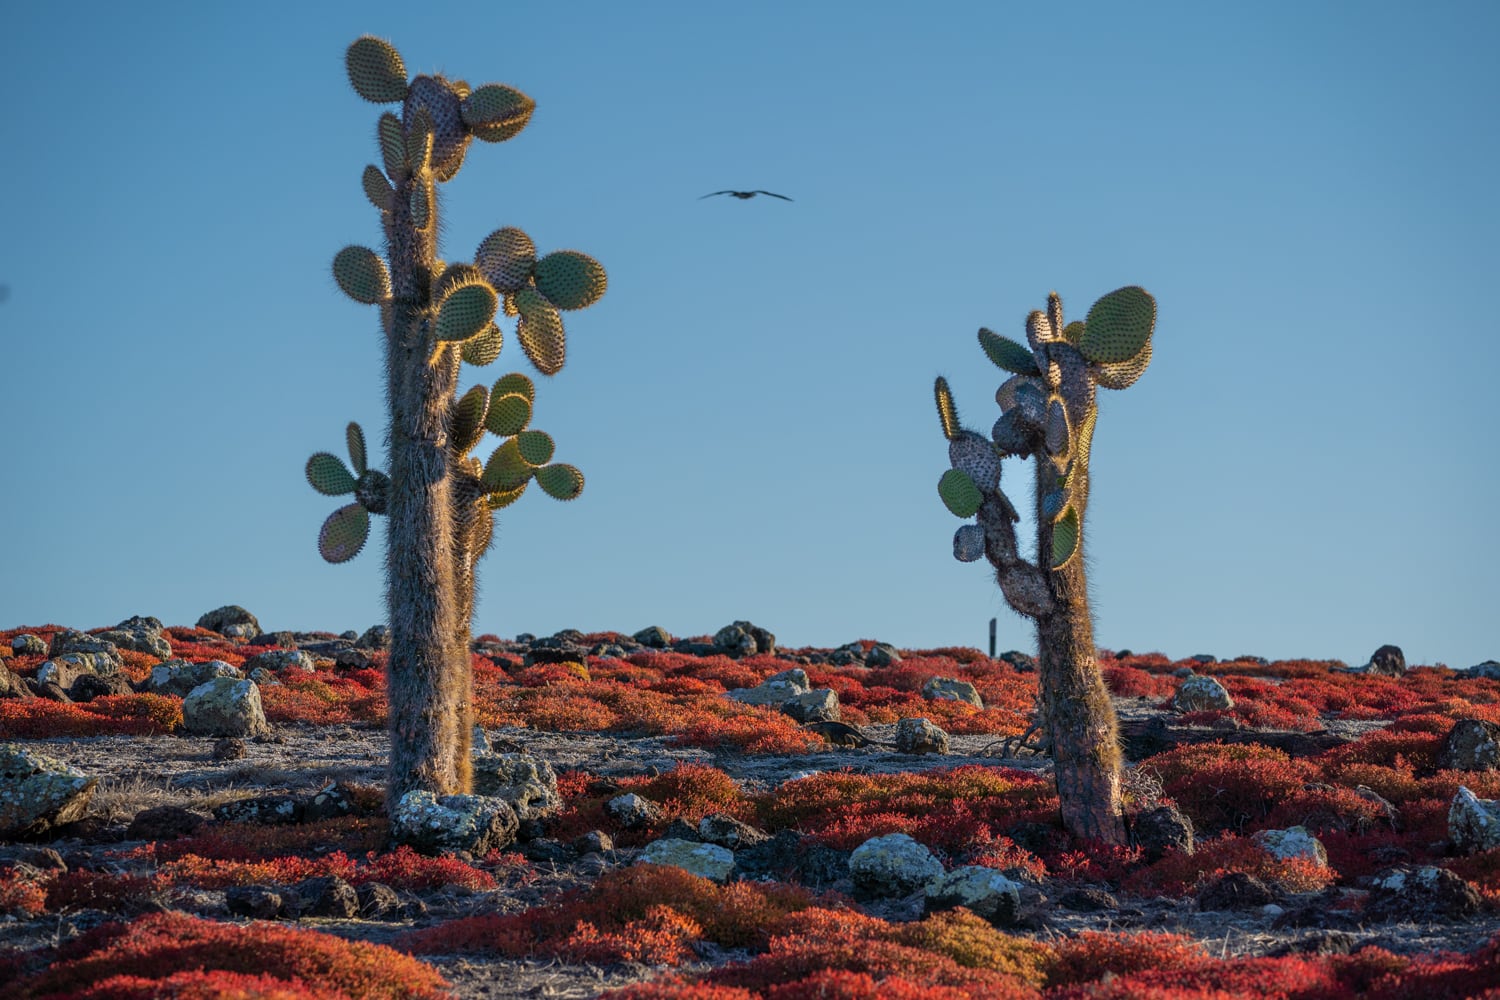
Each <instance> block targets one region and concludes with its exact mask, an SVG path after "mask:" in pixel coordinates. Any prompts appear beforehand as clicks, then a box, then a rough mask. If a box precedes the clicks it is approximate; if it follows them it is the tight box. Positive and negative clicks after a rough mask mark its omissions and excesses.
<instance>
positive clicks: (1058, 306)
mask: <svg viewBox="0 0 1500 1000" xmlns="http://www.w3.org/2000/svg"><path fill="white" fill-rule="evenodd" d="M1047 325H1048V326H1050V327H1052V336H1053V337H1054V338H1058V337H1061V338H1062V339H1064V340H1066V339H1067V337H1068V330H1067V327H1066V326H1064V325H1063V307H1062V296H1060V295H1058V294H1057V293H1056V292H1048V293H1047Z"/></svg>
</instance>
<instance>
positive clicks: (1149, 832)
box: [1130, 806, 1193, 862]
mask: <svg viewBox="0 0 1500 1000" xmlns="http://www.w3.org/2000/svg"><path fill="white" fill-rule="evenodd" d="M1130 835H1131V839H1133V840H1134V841H1135V843H1136V846H1138V847H1139V848H1140V849H1141V853H1142V854H1143V855H1145V858H1146V860H1147V861H1148V862H1152V861H1160V860H1161V859H1162V858H1163V857H1165V856H1166V853H1167V851H1169V850H1176V851H1178V852H1180V853H1182V854H1192V853H1193V821H1192V820H1191V819H1189V818H1188V817H1187V816H1186V815H1185V814H1184V813H1183V812H1182V811H1181V810H1179V809H1178V808H1177V807H1176V806H1158V807H1156V808H1155V809H1151V810H1148V811H1146V812H1143V813H1141V814H1140V815H1139V816H1137V817H1136V819H1135V824H1134V825H1133V826H1132V827H1131V830H1130Z"/></svg>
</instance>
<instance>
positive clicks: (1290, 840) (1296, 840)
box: [1250, 826, 1328, 868]
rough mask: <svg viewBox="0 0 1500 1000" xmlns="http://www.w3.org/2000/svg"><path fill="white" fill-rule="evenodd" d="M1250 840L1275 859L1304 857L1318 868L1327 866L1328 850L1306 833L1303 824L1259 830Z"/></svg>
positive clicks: (1286, 859)
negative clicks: (1279, 828)
mask: <svg viewBox="0 0 1500 1000" xmlns="http://www.w3.org/2000/svg"><path fill="white" fill-rule="evenodd" d="M1250 840H1251V842H1253V843H1254V844H1255V845H1256V846H1258V847H1259V848H1260V849H1261V850H1263V851H1265V852H1266V853H1267V854H1269V855H1271V857H1273V858H1276V859H1277V860H1280V861H1290V860H1292V859H1293V858H1305V859H1307V860H1308V861H1311V862H1313V863H1314V864H1316V865H1317V866H1318V867H1319V868H1327V867H1328V852H1327V851H1326V850H1324V849H1323V842H1322V841H1320V840H1319V839H1318V838H1317V837H1314V836H1313V835H1312V834H1310V833H1308V832H1307V827H1305V826H1291V827H1287V828H1286V829H1285V830H1259V831H1257V832H1256V833H1255V834H1254V835H1252V836H1251V838H1250Z"/></svg>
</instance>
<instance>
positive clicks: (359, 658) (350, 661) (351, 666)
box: [333, 648, 375, 670]
mask: <svg viewBox="0 0 1500 1000" xmlns="http://www.w3.org/2000/svg"><path fill="white" fill-rule="evenodd" d="M333 665H334V666H335V667H339V668H341V669H344V670H364V669H365V668H366V667H373V666H374V665H375V661H374V660H372V659H370V657H369V656H367V655H366V654H365V651H364V650H362V649H358V648H355V649H342V650H339V652H338V653H336V654H335V655H334V657H333Z"/></svg>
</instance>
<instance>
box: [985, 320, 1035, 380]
mask: <svg viewBox="0 0 1500 1000" xmlns="http://www.w3.org/2000/svg"><path fill="white" fill-rule="evenodd" d="M979 346H980V347H982V348H984V353H985V354H986V355H987V356H988V357H989V359H990V360H991V361H993V362H994V363H995V364H996V365H997V366H998V367H1000V368H1003V369H1005V370H1006V371H1008V372H1013V373H1014V374H1016V375H1037V374H1040V372H1039V370H1038V369H1037V366H1036V358H1035V357H1033V355H1032V352H1031V351H1029V350H1027V349H1026V348H1025V347H1023V346H1021V345H1020V344H1018V343H1016V342H1015V341H1014V340H1011V339H1010V338H1008V337H1002V336H1000V335H999V334H998V333H996V332H995V331H993V330H989V329H986V328H984V327H980V328H979Z"/></svg>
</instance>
